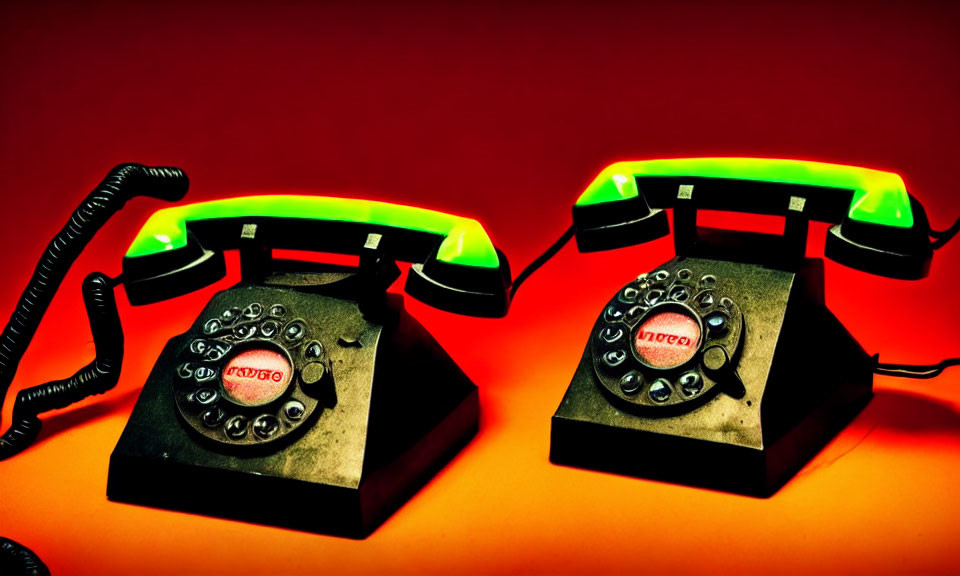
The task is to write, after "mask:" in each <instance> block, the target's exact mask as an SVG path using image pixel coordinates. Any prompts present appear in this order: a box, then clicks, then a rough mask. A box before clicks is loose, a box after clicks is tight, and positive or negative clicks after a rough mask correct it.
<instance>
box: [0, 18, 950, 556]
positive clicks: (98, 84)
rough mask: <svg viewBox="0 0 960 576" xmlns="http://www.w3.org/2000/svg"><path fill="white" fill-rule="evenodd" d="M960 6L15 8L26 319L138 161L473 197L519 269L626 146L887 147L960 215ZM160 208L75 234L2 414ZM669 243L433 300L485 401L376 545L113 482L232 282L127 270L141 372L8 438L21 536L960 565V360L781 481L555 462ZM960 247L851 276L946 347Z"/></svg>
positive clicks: (910, 179)
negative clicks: (131, 274)
mask: <svg viewBox="0 0 960 576" xmlns="http://www.w3.org/2000/svg"><path fill="white" fill-rule="evenodd" d="M958 6H960V5H957V4H950V3H943V4H937V3H928V2H923V1H917V0H912V1H909V2H902V3H893V2H888V3H884V2H879V3H878V2H863V3H846V4H844V5H842V6H835V5H834V4H833V3H832V2H823V3H799V2H795V3H790V4H789V5H788V4H786V3H771V4H765V3H760V2H740V3H735V4H730V5H726V4H721V3H716V4H715V3H713V2H684V3H677V4H669V3H661V2H642V3H638V4H627V3H622V4H621V3H596V4H592V5H591V6H589V7H588V6H580V5H576V4H572V3H546V2H543V3H541V2H529V3H523V4H522V5H513V3H509V2H502V3H492V2H469V3H465V4H458V5H446V4H442V3H403V4H401V3H390V2H383V3H363V4H354V3H330V4H323V5H313V4H311V3H306V2H273V3H270V4H269V6H268V5H267V4H266V3H263V4H260V3H253V2H246V3H236V4H228V3H225V2H203V3H197V4H196V5H194V3H190V2H184V3H173V4H161V3H159V2H158V3H156V4H145V3H140V4H134V5H131V4H128V3H121V2H118V3H115V4H110V3H96V4H93V3H64V4H59V3H18V4H16V5H14V4H13V3H6V4H4V5H3V7H2V8H0V74H2V79H3V80H2V84H0V147H2V150H0V189H2V190H3V198H4V209H3V210H2V211H0V222H2V226H0V244H2V245H4V246H8V248H7V249H6V250H5V254H4V258H3V261H4V271H5V273H6V274H5V282H3V283H2V285H0V303H2V308H0V314H2V315H3V317H4V318H6V314H9V312H10V311H12V307H13V304H14V302H15V300H16V298H17V296H18V295H19V293H20V291H21V290H22V288H23V286H24V285H25V283H26V280H27V278H28V276H29V274H30V273H31V271H32V269H33V265H34V263H35V261H36V259H37V257H38V256H39V254H40V252H41V251H42V250H43V248H44V247H45V245H46V243H47V242H48V241H49V239H50V238H51V237H52V235H53V234H54V233H55V232H56V230H58V229H59V228H60V226H61V225H62V224H63V223H64V221H65V220H66V218H67V217H68V216H69V214H70V212H71V210H72V209H73V208H74V206H75V205H76V204H77V203H78V202H79V201H80V200H81V199H82V198H83V196H84V195H85V194H86V193H87V192H88V191H89V190H90V189H92V187H93V186H94V185H95V184H96V183H97V182H98V181H99V180H100V178H102V177H103V175H104V174H106V172H107V170H108V169H109V168H110V167H112V166H113V165H115V164H117V163H119V162H124V161H139V162H144V163H157V164H173V165H177V166H181V167H183V168H185V169H186V170H187V171H188V173H189V175H190V177H191V181H192V188H191V192H190V194H189V196H188V199H189V200H192V201H196V200H202V199H210V198H218V197H224V196H229V195H233V194H236V193H239V192H248V191H251V190H273V189H276V190H286V189H290V188H300V189H310V190H318V191H327V192H334V193H336V194H341V195H353V196H358V197H364V198H376V199H381V200H388V201H397V202H403V203H409V204H414V205H419V206H424V207H430V208H438V209H443V210H445V211H449V212H453V213H458V214H462V215H468V216H473V217H476V218H478V219H479V220H481V221H482V222H483V223H485V225H486V227H487V229H488V230H489V231H490V232H491V234H492V236H493V237H494V240H495V242H496V243H497V244H498V246H499V247H500V248H502V249H503V250H504V251H505V252H506V253H507V254H508V255H509V257H510V258H511V261H512V263H513V266H514V270H515V271H517V270H519V269H521V268H522V267H523V266H524V265H525V264H526V263H527V262H529V261H530V260H531V259H532V258H533V257H534V256H535V255H537V254H538V253H539V252H540V251H541V250H542V249H543V248H544V247H545V246H546V245H548V244H549V243H550V242H552V241H553V239H554V238H555V237H556V236H558V235H559V234H560V233H561V232H562V231H563V230H564V229H565V228H566V227H567V226H568V225H569V222H570V206H571V204H572V203H573V201H574V200H575V198H576V197H577V195H578V194H579V192H580V191H581V189H582V188H583V186H584V185H585V184H586V183H587V182H588V181H589V180H590V179H591V178H592V177H593V175H594V174H595V173H596V172H597V171H598V170H599V169H600V168H601V167H603V166H604V165H606V164H607V163H609V162H611V161H614V160H619V159H643V158H654V157H676V156H693V155H717V154H721V155H753V156H771V157H793V158H803V159H813V160H825V161H833V162H839V163H848V164H857V165H865V166H869V167H874V168H882V169H890V170H894V171H897V172H899V173H901V174H902V175H903V176H904V178H905V180H906V182H907V185H908V188H909V189H910V190H911V191H912V193H913V194H914V195H916V196H917V197H918V198H920V199H921V201H922V202H923V203H924V205H925V206H926V208H927V211H928V213H929V214H930V216H931V220H932V222H933V224H934V226H935V227H938V228H944V227H946V226H947V225H949V223H951V222H952V221H953V219H954V218H956V217H957V216H958V215H960V203H958V202H957V199H956V198H957V196H956V191H955V190H956V189H955V187H956V185H957V176H956V170H957V168H956V162H957V159H956V154H957V145H956V143H957V135H958V133H960V107H958V103H960V74H958V70H960V28H958V26H957V22H960V7H958ZM159 207H160V203H159V202H157V201H153V200H137V201H134V202H131V203H130V204H129V205H128V207H127V208H126V209H125V210H124V211H123V212H122V213H120V214H118V215H117V216H116V217H115V218H114V219H113V220H112V221H111V222H110V223H109V224H108V225H107V226H106V227H105V228H104V229H103V230H102V231H101V233H100V235H99V236H98V237H97V238H96V239H95V240H94V241H93V242H92V243H91V244H90V246H89V248H88V249H87V251H86V252H85V253H84V254H83V256H81V257H80V259H79V260H78V261H77V263H76V265H75V266H74V268H73V271H72V272H71V273H70V274H69V275H68V276H67V278H66V281H65V283H64V288H63V290H61V293H60V294H59V295H58V296H57V298H56V299H55V301H54V303H53V305H52V307H51V308H50V310H49V312H48V314H47V317H46V319H45V320H44V322H43V323H42V325H41V327H40V330H39V332H38V333H37V336H36V338H35V340H34V342H33V345H32V346H31V348H30V350H29V351H28V353H27V355H26V357H25V358H24V360H23V363H22V365H21V369H20V371H19V374H18V377H17V379H16V381H15V382H14V384H13V387H12V389H11V391H10V393H9V394H8V396H7V397H8V401H7V402H6V406H5V407H4V412H3V416H4V418H3V422H4V426H6V425H7V424H9V421H10V418H9V414H10V404H11V402H10V399H12V398H13V396H14V393H15V391H16V390H19V389H20V388H22V387H25V386H29V385H34V384H37V383H40V382H44V381H46V380H50V379H53V378H62V377H64V376H66V375H68V374H70V373H72V372H73V370H75V369H76V368H77V367H78V366H80V365H82V364H83V363H85V362H87V361H88V360H89V359H90V358H91V357H92V355H93V348H92V343H91V341H90V338H89V335H88V332H87V327H86V320H85V317H84V314H83V312H82V303H81V300H80V294H79V284H80V280H81V279H82V278H83V276H84V275H85V274H86V273H87V272H89V271H91V270H94V269H98V270H103V271H105V272H107V273H109V274H111V275H115V274H118V273H119V271H120V256H121V255H122V253H123V252H124V251H125V249H126V246H127V245H128V243H129V241H130V240H131V239H132V237H133V235H134V233H135V232H136V230H137V228H138V226H139V225H140V223H142V221H143V220H144V219H145V217H146V216H147V215H148V214H149V213H150V212H151V211H153V210H155V209H157V208H159ZM824 231H825V229H824V227H822V226H818V227H816V228H815V230H814V232H813V233H812V234H811V241H810V249H809V250H810V253H811V254H816V253H818V252H819V253H822V246H823V235H824ZM671 256H672V244H671V239H670V238H665V239H662V240H658V241H655V242H652V243H649V244H646V245H643V246H639V247H635V248H630V249H624V250H617V251H613V252H609V253H602V254H583V255H582V254H578V253H577V252H576V250H575V249H574V248H573V247H571V246H568V247H567V248H565V249H564V250H563V251H562V252H561V253H560V254H559V255H558V256H557V257H556V258H555V259H554V260H553V261H551V262H550V263H549V264H548V265H547V266H546V267H544V268H543V269H542V270H541V272H539V273H538V274H536V275H534V276H533V277H532V278H531V279H530V280H529V282H528V283H527V284H526V285H525V286H524V287H523V288H522V289H521V290H520V292H519V293H518V299H517V301H516V303H515V304H514V306H513V308H512V309H511V311H510V315H509V317H507V318H505V319H499V320H484V319H467V318H463V317H459V316H455V315H452V314H448V313H445V312H439V311H435V310H433V309H430V308H428V307H426V306H424V305H422V304H420V303H418V302H414V301H412V300H410V299H408V302H409V308H410V310H411V312H412V313H413V314H414V315H415V316H417V317H418V318H419V319H420V320H421V321H422V322H423V323H424V325H426V327H427V328H428V329H429V330H430V331H431V332H432V333H433V334H434V335H435V336H436V337H437V338H438V339H439V340H440V342H441V343H442V344H443V345H444V347H445V348H446V349H447V350H448V351H449V353H450V354H451V355H452V356H453V358H454V359H456V361H457V362H458V363H459V364H460V365H461V366H462V367H463V369H464V370H465V371H466V372H467V374H469V375H470V376H471V377H472V378H473V380H474V381H475V382H476V383H477V384H478V386H479V387H480V390H481V403H482V407H483V415H482V421H481V430H480V433H479V434H478V436H477V437H476V439H475V440H474V441H473V442H471V443H470V444H469V445H468V446H467V447H466V449H465V450H463V451H462V452H461V453H460V454H459V455H458V456H457V457H456V458H455V460H454V461H453V462H452V463H451V464H450V465H449V466H447V467H446V468H444V469H443V470H442V471H441V472H440V473H439V474H438V475H437V476H436V477H435V478H434V479H433V480H432V481H431V482H430V483H429V484H428V485H427V486H426V487H425V488H424V489H423V490H421V491H420V492H419V493H418V494H417V495H416V496H414V497H413V499H412V500H410V501H409V502H408V503H407V504H406V505H404V506H403V507H402V508H401V509H400V510H399V511H398V512H397V513H396V514H394V515H393V516H392V517H391V518H390V519H389V520H388V521H387V522H386V523H385V524H384V525H383V526H382V527H380V528H379V529H378V530H377V531H376V532H375V533H374V534H373V535H372V536H370V537H369V538H368V539H366V540H363V541H352V540H345V539H341V538H334V537H328V536H322V535H314V534H307V533H301V532H295V531H289V530H284V529H279V528H273V527H265V526H259V525H250V524H243V523H239V522H233V521H226V520H220V519H216V518H208V517H202V516H195V515H191V514H183V513H176V512H170V511H166V510H157V509H150V508H144V507H138V506H131V505H126V504H117V503H112V502H108V501H107V500H106V497H105V494H104V491H105V486H106V473H107V461H108V458H109V454H110V451H111V450H112V449H113V446H114V444H115V443H116V440H117V438H118V437H119V435H120V432H121V430H122V428H123V425H124V423H125V422H126V419H127V417H128V415H129V412H130V410H131V409H132V407H133V403H134V402H135V400H136V397H137V394H138V390H139V387H140V386H141V385H142V382H143V381H144V379H145V377H146V374H147V372H148V371H149V369H150V367H151V366H152V363H153V361H154V359H155V358H156V357H157V355H158V353H159V351H160V349H161V347H162V346H163V344H164V342H165V341H166V340H167V339H168V338H169V337H170V336H171V335H173V334H177V333H180V332H182V331H184V330H185V329H186V327H187V326H188V325H189V324H190V323H191V322H192V321H193V319H194V318H195V316H196V314H197V313H198V312H199V310H200V308H201V307H202V306H203V304H204V303H205V302H206V300H207V299H208V298H209V296H210V294H211V290H207V291H205V292H201V293H199V294H194V295H190V296H187V297H183V298H179V299H175V300H172V301H168V302H165V303H161V304H156V305H153V306H148V307H142V308H131V307H130V306H129V305H127V303H126V300H125V298H123V297H121V298H120V300H121V316H122V318H123V320H124V325H125V327H126V334H127V356H126V359H125V363H124V366H123V374H122V378H121V381H120V384H119V385H118V387H117V388H116V389H115V390H113V391H111V392H109V393H108V394H106V395H104V396H100V397H96V398H92V399H88V400H86V401H84V402H83V403H82V404H78V405H75V406H73V407H70V408H68V409H65V410H61V411H58V412H56V413H53V414H50V415H47V416H45V417H44V422H45V424H44V428H43V433H42V435H41V437H40V440H39V442H38V443H37V444H36V445H35V446H34V447H32V448H31V449H29V450H28V451H26V452H24V453H23V454H20V455H19V456H17V457H15V458H13V459H12V460H9V461H6V462H3V463H2V464H0V470H2V473H0V535H4V536H7V537H10V538H13V539H15V540H18V541H20V542H22V543H24V544H26V545H28V546H30V547H31V548H33V549H34V550H35V551H36V552H37V553H39V554H40V555H41V557H43V558H44V560H46V562H47V563H48V564H49V566H50V567H51V568H52V569H53V571H54V573H55V574H107V573H115V574H133V573H136V574H152V573H204V574H238V573H308V572H325V573H333V574H347V573H384V572H386V573H418V574H419V573H451V572H468V573H494V572H509V573H517V572H521V573H540V572H550V573H594V572H601V573H639V572H654V573H665V572H670V573H677V574H679V573H689V572H700V573H702V572H711V573H737V574H743V573H770V572H774V573H791V572H800V573H822V572H832V571H835V572H842V573H865V574H876V573H882V572H933V573H950V572H953V573H956V572H958V571H960V555H958V554H957V553H956V543H957V542H958V541H960V522H957V518H958V517H960V490H957V478H958V477H960V416H958V403H960V369H958V368H953V369H950V370H948V371H947V372H946V373H945V374H944V375H943V376H941V377H940V378H938V379H936V380H930V381H912V380H897V379H892V378H887V377H877V378H876V379H875V387H876V392H877V395H876V398H875V399H874V401H873V402H872V403H871V404H870V405H869V406H868V407H867V409H866V410H865V411H864V412H863V414H862V415H861V416H860V417H858V418H857V419H856V421H855V422H854V423H853V424H852V425H851V426H849V427H848V428H847V429H846V430H845V431H844V432H843V433H841V435H840V436H839V437H838V438H837V439H836V440H835V441H833V442H832V443H831V444H830V445H828V446H827V447H826V449H825V450H823V451H822V452H821V453H820V454H819V455H818V456H817V457H816V458H815V459H814V460H813V461H812V462H811V463H810V464H808V465H807V466H806V467H805V468H804V469H803V470H802V471H801V472H800V473H799V474H798V475H797V476H796V477H795V478H794V479H793V480H792V481H790V482H789V483H788V484H787V485H786V486H785V487H784V488H783V489H782V490H780V491H779V492H778V493H777V494H776V495H775V496H773V497H772V498H770V499H754V498H748V497H741V496H733V495H729V494H724V493H717V492H712V491H708V490H700V489H694V488H688V487H682V486H674V485H669V484H663V483H658V482H651V481H646V480H639V479H633V478H625V477H619V476H615V475H610V474H603V473H598V472H587V471H583V470H578V469H573V468H565V467H558V466H554V465H551V464H550V463H549V462H548V460H547V454H548V447H549V423H550V416H551V415H552V414H553V411H554V410H555V408H556V406H557V404H558V403H559V401H560V398H561V396H562V395H563V392H564V390H565V389H566V386H567V384H568V383H569V379H570V377H571V375H572V374H573V371H574V368H575V366H576V363H577V360H578V358H579V356H580V353H581V351H582V349H583V345H584V344H585V342H586V337H587V334H588V331H589V329H590V326H591V325H592V322H593V321H594V319H595V317H596V314H597V313H599V311H600V307H601V305H602V304H603V303H604V302H605V301H606V300H607V299H608V298H609V297H610V296H611V295H612V294H613V292H614V291H615V290H616V289H617V288H619V287H620V286H621V285H623V284H624V283H625V282H626V281H627V280H628V279H629V278H630V277H632V276H634V275H636V274H637V273H639V272H643V271H648V270H651V269H653V268H654V267H656V266H657V265H658V264H660V263H661V262H664V261H666V260H667V259H669V258H670V257H671ZM958 268H960V240H958V241H955V242H954V243H952V244H950V245H948V246H947V247H946V248H944V249H943V250H941V251H940V252H939V253H937V254H936V257H935V259H934V262H933V266H932V270H931V273H930V276H929V277H928V278H927V279H925V280H922V281H917V282H902V281H894V280H887V279H881V278H877V277H874V276H870V275H866V274H863V273H860V272H856V271H854V270H850V269H847V268H844V267H841V266H839V265H837V264H834V263H832V262H828V264H827V279H826V282H827V299H828V303H829V305H830V307H831V308H832V309H833V310H834V312H835V313H836V314H837V315H838V316H839V317H840V319H841V320H842V321H843V322H844V323H845V324H846V326H847V327H848V329H849V330H850V331H851V333H853V334H854V335H856V336H857V337H858V338H859V340H860V341H861V343H862V344H863V346H864V347H865V348H866V349H867V350H868V351H871V352H879V353H880V354H881V357H882V358H883V359H884V360H886V361H890V362H898V361H900V362H915V363H928V362H935V361H938V360H940V359H941V358H944V357H947V356H957V355H960V331H958V330H957V328H956V323H957V320H958V318H960V301H958V299H957V288H956V286H957V282H958V279H960V275H958V272H957V270H958ZM226 285H229V281H227V282H225V283H221V284H220V286H221V287H223V286H226ZM811 361H812V362H816V355H815V351H814V353H813V355H812V359H811ZM823 370H824V373H825V374H828V373H829V367H828V366H823Z"/></svg>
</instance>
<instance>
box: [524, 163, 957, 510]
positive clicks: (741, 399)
mask: <svg viewBox="0 0 960 576" xmlns="http://www.w3.org/2000/svg"><path fill="white" fill-rule="evenodd" d="M665 208H672V209H673V222H674V244H675V249H676V254H677V255H676V257H675V258H674V259H673V260H671V261H669V262H667V263H665V264H663V265H662V266H659V267H657V268H656V269H655V270H654V271H653V272H650V273H647V274H641V275H639V276H638V277H636V278H635V279H634V280H631V281H630V282H629V283H627V285H626V286H624V287H623V288H622V289H621V290H620V291H618V292H617V294H616V295H615V296H614V297H613V298H612V299H611V300H610V301H609V302H608V303H607V304H606V305H605V306H604V307H603V310H602V312H601V314H600V317H599V318H598V319H597V321H596V323H595V325H594V326H593V328H592V329H591V334H590V338H589V340H588V342H587V345H586V348H585V350H584V353H583V356H582V358H581V361H580V364H579V366H578V367H577V370H576V373H575V375H574V377H573V381H572V382H571V384H570V386H569V388H568V389H567V392H566V394H565V395H564V397H563V400H562V401H561V403H560V406H559V408H558V409H557V411H556V414H555V415H554V416H553V421H552V428H551V444H550V459H551V461H553V462H556V463H561V464H570V465H575V466H582V467H588V468H596V469H601V470H611V471H616V472H620V473H626V474H631V475H638V476H646V477H653V478H658V479H665V480H668V481H676V482H681V483H689V484H695V485H702V486H709V487H713V488H719V489H723V490H729V491H735V492H741V493H748V494H754V495H769V494H772V493H773V492H775V491H776V490H777V489H778V488H779V487H780V486H781V485H782V484H783V483H784V482H786V481H787V480H788V479H789V478H790V476H792V475H793V474H794V473H795V472H796V471H797V470H798V469H799V468H800V467H801V466H802V465H803V464H804V463H805V462H806V461H807V460H808V459H809V458H810V457H811V456H812V455H813V454H815V453H816V452H817V451H818V450H819V449H820V448H821V447H822V446H823V445H824V444H825V443H826V442H827V441H828V440H829V439H830V438H832V437H833V436H834V435H835V434H836V433H837V432H838V431H839V430H840V429H841V428H842V427H843V426H845V425H846V423H847V422H849V421H850V420H851V419H852V418H853V417H854V416H855V415H856V414H857V413H858V412H859V411H860V410H861V409H862V408H863V407H864V406H865V405H866V404H867V402H869V400H870V398H871V397H872V381H873V378H872V375H873V372H875V371H876V372H880V373H886V374H894V375H908V376H914V377H930V376H934V375H936V374H939V372H940V371H942V370H943V368H944V367H946V366H948V365H954V364H958V363H960V361H958V360H956V359H952V360H948V361H945V362H943V363H941V364H939V365H934V366H927V367H916V368H918V369H916V370H912V369H911V367H907V366H896V365H882V364H878V363H877V359H876V358H875V357H874V358H871V357H870V356H869V355H868V354H867V353H866V352H864V350H863V349H862V348H861V347H860V345H859V344H858V343H857V342H856V340H854V338H853V337H852V336H850V334H849V333H848V332H847V331H846V330H845V329H844V327H843V326H842V325H841V324H840V322H839V321H838V320H837V318H836V317H835V316H834V315H833V314H832V313H831V312H830V311H829V310H828V309H827V308H826V306H825V304H824V293H823V292H824V281H823V261H822V260H820V259H810V258H805V257H804V250H805V247H806V239H807V225H808V221H810V220H816V221H823V222H829V223H832V224H833V226H832V227H831V228H830V230H829V234H828V236H827V241H826V247H825V254H826V256H827V257H828V258H831V259H833V260H836V261H837V262H840V263H842V264H845V265H847V266H850V267H852V268H856V269H858V270H863V271H865V272H870V273H872V274H880V275H884V276H890V277H894V278H903V279H916V278H921V277H923V276H925V275H926V273H927V270H928V268H929V265H930V260H931V256H932V252H933V249H934V248H938V247H939V246H942V245H943V243H945V242H946V241H947V240H949V238H950V237H951V236H952V235H953V234H956V232H957V228H958V227H960V221H958V223H957V224H955V225H954V226H953V228H952V229H951V230H948V231H945V232H936V231H931V230H930V228H929V224H928V223H927V217H926V214H925V213H924V210H923V208H922V206H921V205H920V203H919V202H918V201H917V200H916V199H915V198H913V197H912V196H910V195H909V194H908V193H907V190H906V188H905V187H904V184H903V180H902V179H901V178H900V177H899V176H897V175H896V174H892V173H889V172H880V171H877V170H868V169H865V168H856V167H852V166H840V165H834V164H824V163H818V162H805V161H796V160H769V159H757V158H690V159H674V160H650V161H643V162H619V163H616V164H613V165H611V166H609V167H607V168H606V169H605V170H603V171H602V172H601V173H600V175H599V176H597V177H596V179H594V180H593V182H592V183H591V184H590V185H589V187H588V188H587V189H586V191H585V192H584V193H583V194H582V195H581V196H580V198H579V199H578V200H577V203H576V205H575V206H574V208H573V220H574V225H573V227H572V228H571V230H570V231H568V234H567V235H566V236H565V237H564V238H561V240H560V241H559V242H558V243H557V244H556V245H555V246H554V248H556V249H559V247H560V246H562V244H563V242H565V240H566V239H568V237H569V235H572V234H575V235H576V239H577V246H578V248H579V249H580V250H581V251H584V252H589V251H595V250H607V249H612V248H619V247H622V246H629V245H633V244H639V243H642V242H646V241H649V240H652V239H655V238H659V237H661V236H664V235H666V234H668V233H669V226H668V223H667V215H666V213H665V212H664V209H665ZM704 209H706V210H723V211H736V212H750V213H758V214H771V215H779V216H782V217H784V221H785V223H784V232H783V235H782V236H780V235H773V234H760V233H755V232H745V231H730V230H719V229H711V228H704V227H698V226H697V211H698V210H704ZM928 236H934V237H940V240H938V241H935V242H931V241H930V240H929V239H928ZM519 281H520V278H518V280H517V282H515V286H516V284H518V283H519ZM811 342H816V349H817V355H818V357H817V360H816V362H811V361H810V360H809V350H810V345H811V344H810V343H811ZM823 366H830V367H831V370H830V371H829V372H824V371H823V370H822V367H823Z"/></svg>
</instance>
